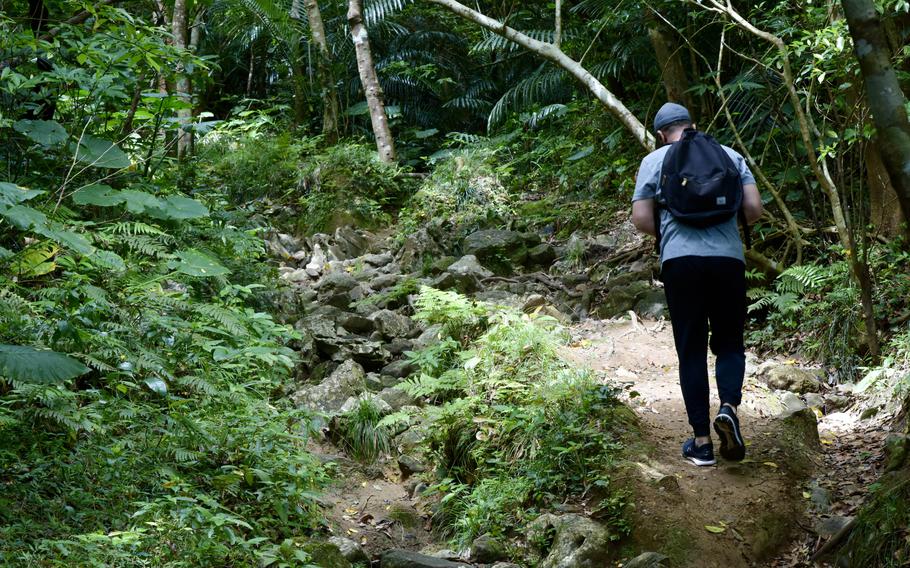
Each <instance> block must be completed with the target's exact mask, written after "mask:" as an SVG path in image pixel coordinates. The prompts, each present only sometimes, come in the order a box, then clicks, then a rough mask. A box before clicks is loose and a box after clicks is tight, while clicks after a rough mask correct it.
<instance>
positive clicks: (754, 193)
mask: <svg viewBox="0 0 910 568" xmlns="http://www.w3.org/2000/svg"><path fill="white" fill-rule="evenodd" d="M763 212H764V209H763V208H762V204H761V194H760V193H759V192H758V186H756V185H755V184H754V183H747V184H745V185H743V213H744V214H745V216H746V223H748V224H749V225H751V224H752V223H754V222H756V221H758V218H759V217H761V216H762V213H763ZM652 224H653V223H652ZM636 226H637V225H636Z"/></svg>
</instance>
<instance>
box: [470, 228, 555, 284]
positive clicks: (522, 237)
mask: <svg viewBox="0 0 910 568" xmlns="http://www.w3.org/2000/svg"><path fill="white" fill-rule="evenodd" d="M538 242H540V238H539V237H537V235H532V234H529V233H519V232H516V231H505V230H500V229H489V230H484V231H477V232H476V233H471V234H470V235H468V236H467V237H466V238H465V240H464V243H463V246H462V248H463V250H464V253H465V254H467V255H474V256H476V257H477V259H478V260H479V261H480V263H481V264H483V265H484V266H486V267H488V268H490V269H491V270H492V271H493V272H495V273H496V274H512V273H513V272H514V267H515V266H520V265H522V264H524V262H525V260H526V259H527V257H528V246H529V245H531V246H535V245H536V244H537V243H538Z"/></svg>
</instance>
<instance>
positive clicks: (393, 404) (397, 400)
mask: <svg viewBox="0 0 910 568" xmlns="http://www.w3.org/2000/svg"><path fill="white" fill-rule="evenodd" d="M379 398H381V399H382V400H383V401H385V403H386V404H388V405H389V408H391V409H392V412H398V411H399V410H401V409H402V408H404V407H405V406H408V405H411V404H414V402H415V401H414V397H412V396H411V395H409V394H408V393H406V392H405V391H403V390H401V389H396V388H394V387H387V388H384V389H382V391H381V392H380V393H379Z"/></svg>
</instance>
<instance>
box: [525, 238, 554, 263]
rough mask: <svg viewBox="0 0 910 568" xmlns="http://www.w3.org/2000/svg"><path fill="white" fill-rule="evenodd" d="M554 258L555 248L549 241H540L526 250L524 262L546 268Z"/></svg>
mask: <svg viewBox="0 0 910 568" xmlns="http://www.w3.org/2000/svg"><path fill="white" fill-rule="evenodd" d="M554 260H556V249H554V248H553V245H551V244H549V243H541V244H539V245H537V246H536V247H534V248H532V249H530V250H529V251H528V257H527V260H526V261H525V264H527V265H528V266H539V267H541V268H548V267H549V266H550V265H551V264H553V261H554Z"/></svg>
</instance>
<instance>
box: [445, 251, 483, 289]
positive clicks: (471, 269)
mask: <svg viewBox="0 0 910 568" xmlns="http://www.w3.org/2000/svg"><path fill="white" fill-rule="evenodd" d="M447 274H448V275H450V277H451V278H452V280H453V281H454V282H455V287H456V288H458V290H459V291H461V292H473V291H475V290H477V289H478V288H479V287H480V283H479V282H480V280H483V279H484V278H489V277H491V276H493V273H492V272H490V271H489V270H487V269H486V268H484V267H483V266H481V265H480V262H478V260H477V257H476V256H474V255H473V254H467V255H465V256H463V257H461V258H459V259H458V260H456V261H455V262H453V263H452V264H451V265H449V267H448V268H446V271H445V272H444V273H443V274H442V276H445V275H447Z"/></svg>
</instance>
